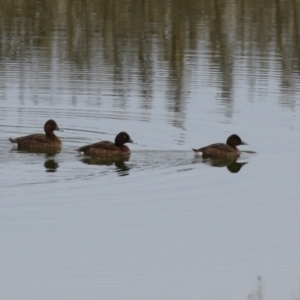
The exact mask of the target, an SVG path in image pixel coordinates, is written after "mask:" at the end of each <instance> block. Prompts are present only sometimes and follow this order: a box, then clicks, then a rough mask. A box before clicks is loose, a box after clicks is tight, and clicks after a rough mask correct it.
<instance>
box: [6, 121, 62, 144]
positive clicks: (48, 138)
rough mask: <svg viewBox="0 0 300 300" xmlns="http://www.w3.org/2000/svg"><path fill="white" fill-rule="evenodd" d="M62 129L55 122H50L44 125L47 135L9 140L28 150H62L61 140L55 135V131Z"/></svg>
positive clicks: (32, 135)
mask: <svg viewBox="0 0 300 300" xmlns="http://www.w3.org/2000/svg"><path fill="white" fill-rule="evenodd" d="M55 130H58V131H61V129H60V128H59V127H58V126H57V124H56V122H55V121H54V120H48V121H47V122H46V123H45V125H44V131H45V134H40V133H37V134H31V135H27V136H22V137H19V138H15V139H12V138H9V140H10V141H11V142H12V143H13V144H16V145H17V147H18V148H25V149H26V148H27V149H32V150H33V149H60V148H61V146H62V143H61V140H60V139H59V138H58V137H57V136H56V135H55V134H54V132H53V131H55Z"/></svg>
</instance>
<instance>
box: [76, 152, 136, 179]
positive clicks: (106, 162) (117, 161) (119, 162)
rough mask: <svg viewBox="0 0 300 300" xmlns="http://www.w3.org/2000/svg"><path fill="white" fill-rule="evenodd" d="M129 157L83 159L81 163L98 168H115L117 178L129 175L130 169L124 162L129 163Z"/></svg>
mask: <svg viewBox="0 0 300 300" xmlns="http://www.w3.org/2000/svg"><path fill="white" fill-rule="evenodd" d="M129 158H130V157H129V156H126V157H120V158H102V157H84V158H83V159H82V162H83V163H85V164H88V165H100V166H113V165H114V166H115V167H116V169H115V171H116V172H117V173H118V174H119V176H127V175H129V170H130V169H131V168H130V167H129V166H128V165H126V163H125V162H127V161H129Z"/></svg>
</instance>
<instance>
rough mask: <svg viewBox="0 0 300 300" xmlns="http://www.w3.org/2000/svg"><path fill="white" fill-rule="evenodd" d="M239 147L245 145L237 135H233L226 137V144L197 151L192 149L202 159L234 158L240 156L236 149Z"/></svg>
mask: <svg viewBox="0 0 300 300" xmlns="http://www.w3.org/2000/svg"><path fill="white" fill-rule="evenodd" d="M239 145H247V144H246V143H245V142H243V141H242V139H241V138H240V137H239V136H238V135H237V134H233V135H231V136H230V137H228V139H227V141H226V144H224V143H216V144H211V145H208V146H205V147H202V148H199V149H193V151H194V152H195V153H196V154H200V155H202V156H203V157H204V158H234V157H238V156H240V150H239V149H238V148H237V146H239Z"/></svg>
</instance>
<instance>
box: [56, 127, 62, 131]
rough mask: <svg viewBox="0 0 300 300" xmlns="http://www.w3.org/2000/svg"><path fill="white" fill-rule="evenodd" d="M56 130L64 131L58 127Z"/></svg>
mask: <svg viewBox="0 0 300 300" xmlns="http://www.w3.org/2000/svg"><path fill="white" fill-rule="evenodd" d="M55 130H57V131H63V130H62V129H60V128H59V127H58V126H56V128H55Z"/></svg>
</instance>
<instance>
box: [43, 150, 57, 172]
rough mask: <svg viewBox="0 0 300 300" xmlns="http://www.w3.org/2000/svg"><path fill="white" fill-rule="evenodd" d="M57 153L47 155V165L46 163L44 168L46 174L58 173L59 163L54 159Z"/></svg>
mask: <svg viewBox="0 0 300 300" xmlns="http://www.w3.org/2000/svg"><path fill="white" fill-rule="evenodd" d="M55 155H56V153H47V154H46V155H45V159H46V160H45V163H44V167H45V169H46V172H56V170H57V169H58V167H59V164H58V162H56V161H55V159H54V157H55Z"/></svg>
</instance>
